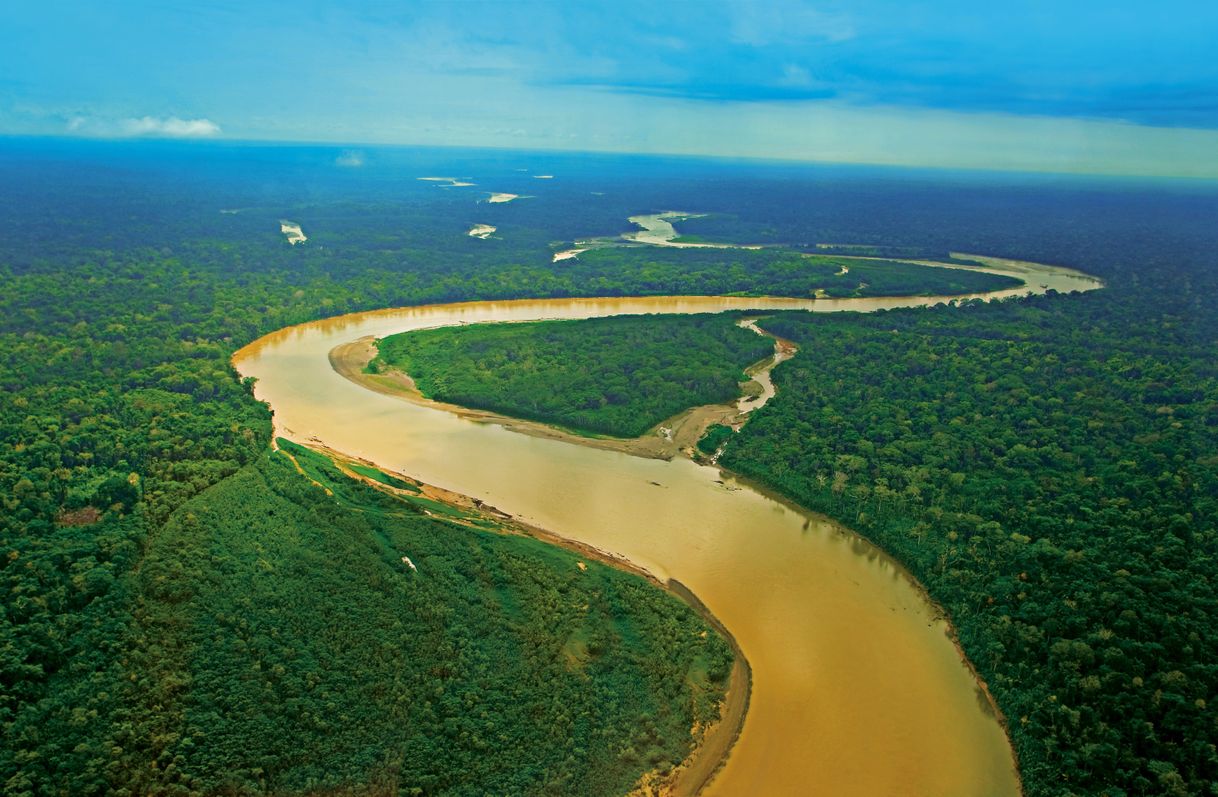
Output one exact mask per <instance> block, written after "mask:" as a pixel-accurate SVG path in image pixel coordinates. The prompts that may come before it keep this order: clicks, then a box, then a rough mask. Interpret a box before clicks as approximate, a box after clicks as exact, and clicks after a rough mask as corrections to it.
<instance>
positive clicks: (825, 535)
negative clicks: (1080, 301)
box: [234, 261, 1099, 797]
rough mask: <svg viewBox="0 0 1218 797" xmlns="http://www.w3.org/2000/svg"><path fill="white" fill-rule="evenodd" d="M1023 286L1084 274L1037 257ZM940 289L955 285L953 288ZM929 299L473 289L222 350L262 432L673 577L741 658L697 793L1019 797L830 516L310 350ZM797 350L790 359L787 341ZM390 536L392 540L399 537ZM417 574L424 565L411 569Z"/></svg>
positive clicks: (990, 719)
mask: <svg viewBox="0 0 1218 797" xmlns="http://www.w3.org/2000/svg"><path fill="white" fill-rule="evenodd" d="M988 265H989V266H990V267H991V268H993V269H994V270H998V271H1001V272H1003V273H1006V272H1008V271H1010V272H1014V271H1017V270H1018V271H1020V272H1021V273H1020V274H1019V275H1020V276H1022V277H1024V278H1025V279H1027V280H1028V282H1029V287H1028V288H1026V289H1017V290H1014V291H1005V292H1002V293H1001V294H998V295H1013V294H1015V293H1025V292H1028V291H1029V290H1031V291H1033V292H1040V291H1042V290H1043V289H1044V288H1042V287H1041V286H1042V285H1043V286H1047V287H1052V288H1054V289H1056V290H1059V291H1068V290H1078V289H1088V288H1093V287H1098V285H1099V283H1098V282H1096V281H1094V280H1090V279H1089V278H1087V277H1085V275H1080V274H1078V273H1077V272H1069V271H1066V270H1063V269H1053V268H1051V267H1046V266H1035V267H1030V266H1028V265H1026V264H1019V265H1018V266H1017V267H1016V266H1010V265H1005V264H1004V263H1003V262H1000V261H992V262H991V263H990V264H988ZM957 298H959V297H957ZM938 301H942V299H939V298H930V299H927V298H881V299H851V300H799V299H756V298H752V299H751V298H721V297H657V298H641V299H637V298H636V299H558V300H525V301H515V302H472V303H463V304H454V305H436V306H428V307H416V308H402V309H395V310H382V311H374V312H369V313H362V314H356V315H350V316H343V317H341V318H335V319H330V320H326V321H319V322H315V323H310V324H304V325H301V326H297V327H291V328H288V329H284V330H280V331H279V332H276V333H273V334H271V335H268V336H266V337H264V338H262V339H260V340H258V341H255V342H254V343H252V344H251V345H249V346H247V347H246V348H244V349H242V350H241V351H239V352H238V353H237V354H236V356H235V357H234V363H235V365H236V367H237V369H238V370H239V371H240V372H241V373H242V374H243V375H244V376H253V377H256V378H257V380H258V382H257V385H256V390H255V392H256V395H257V396H258V397H259V398H261V399H263V400H266V401H268V402H270V404H271V406H272V408H273V409H274V411H275V421H276V426H277V429H278V432H279V434H282V435H284V436H286V437H289V438H292V439H294V440H298V441H301V442H307V441H309V440H314V439H316V440H321V441H323V442H325V443H326V444H327V445H328V446H330V447H332V448H334V449H337V450H339V451H343V452H345V453H348V454H352V455H355V456H359V457H363V458H366V459H368V460H371V461H373V462H376V463H379V464H381V465H382V466H384V467H386V468H388V469H391V470H394V471H398V472H402V473H406V474H409V475H410V476H413V477H415V478H418V479H420V480H422V481H425V482H428V483H431V484H435V485H437V486H440V487H445V488H448V489H451V490H455V491H458V492H461V493H464V494H466V495H470V496H473V497H475V498H479V499H481V500H483V501H485V502H487V503H489V504H491V505H493V506H495V507H498V508H499V509H502V510H504V511H506V512H509V513H511V514H513V515H516V516H518V517H520V518H521V519H522V520H524V521H526V522H529V523H532V524H534V525H537V526H541V527H543V528H545V529H548V530H551V531H553V532H556V533H558V534H560V535H561V536H564V537H567V538H570V539H574V540H579V541H581V542H585V543H588V544H591V545H594V546H596V547H598V548H601V549H604V550H607V551H610V552H612V553H616V554H619V555H621V556H624V557H626V558H627V559H629V560H630V561H632V562H634V563H636V564H637V565H639V566H641V567H643V568H646V569H647V570H649V571H650V572H652V573H653V574H654V575H656V576H657V577H659V578H661V579H667V578H673V579H677V580H679V581H680V582H681V583H683V584H684V585H685V586H687V587H688V588H689V589H690V590H692V591H693V592H694V593H695V594H696V595H697V596H698V597H699V598H700V599H701V600H702V601H703V602H704V603H705V604H706V606H707V607H708V608H709V609H710V611H711V612H713V613H714V614H715V615H716V616H717V617H718V618H719V619H720V620H721V621H722V622H723V624H724V625H725V626H726V628H728V629H729V630H730V631H731V633H732V634H733V635H734V636H735V638H736V640H737V642H738V643H739V645H740V647H741V649H742V650H743V652H744V653H745V656H746V657H747V659H748V661H749V663H750V664H751V666H752V671H753V691H752V699H751V703H750V706H749V711H748V714H747V716H746V719H745V724H744V728H743V731H742V733H741V735H740V738H739V740H738V742H737V744H736V746H735V748H733V751H732V753H731V756H730V757H729V759H728V761H727V763H726V765H725V766H724V768H723V770H722V771H721V772H720V774H719V776H718V777H717V778H716V779H715V780H714V781H713V782H712V783H711V785H710V786H709V787H708V789H707V791H706V793H707V794H716V795H787V794H790V795H804V794H825V795H834V796H835V797H837V796H840V795H866V796H867V797H874V796H875V795H924V796H925V797H955V796H957V795H958V796H959V797H989V796H991V795H992V796H993V797H998V796H999V795H1003V796H1005V795H1016V794H1018V782H1017V778H1016V775H1015V771H1014V761H1013V757H1012V753H1011V750H1010V746H1009V744H1008V742H1007V739H1006V737H1005V735H1004V733H1003V731H1002V729H1001V727H1000V725H999V723H998V722H997V720H996V718H995V717H994V716H992V714H991V713H990V712H989V710H988V705H987V703H986V701H985V700H984V697H983V695H982V694H981V692H980V690H979V687H978V684H977V682H976V680H975V678H974V677H973V675H972V674H971V672H970V671H969V669H968V667H967V666H966V664H965V663H964V662H963V661H962V660H961V659H960V656H959V654H958V653H957V651H956V649H955V647H954V646H953V644H952V642H951V640H950V638H949V637H948V635H947V633H946V627H945V624H944V622H943V621H941V620H938V619H936V617H935V612H934V609H933V607H932V606H931V605H930V604H929V603H928V602H927V601H926V600H925V598H924V597H923V595H922V594H921V593H920V592H919V590H918V588H917V586H916V585H915V584H913V583H912V582H911V581H910V579H909V578H908V577H907V576H906V575H905V574H904V572H903V571H902V570H901V569H900V568H899V567H897V566H896V565H894V564H893V563H892V562H891V561H890V560H889V559H888V558H887V557H886V556H885V555H884V554H883V553H882V552H880V551H879V550H878V549H876V548H875V547H874V546H872V545H870V544H869V543H867V542H866V541H864V540H862V539H861V538H860V537H858V536H857V535H855V534H853V533H852V532H850V531H848V530H846V529H844V528H842V527H840V526H838V525H837V524H834V523H833V522H831V521H829V520H827V519H825V518H823V517H820V516H817V515H813V514H811V513H808V512H804V511H802V510H798V509H795V508H793V507H791V506H789V505H787V504H784V503H782V502H779V501H776V500H773V499H771V498H769V497H767V496H765V495H762V494H761V493H760V492H757V491H755V490H753V489H751V488H750V487H748V486H747V485H744V484H740V483H738V482H737V481H736V480H734V479H732V478H730V477H726V476H725V475H724V474H722V473H721V472H720V471H719V470H718V469H717V468H714V467H708V466H701V465H697V464H695V463H693V462H691V461H689V460H686V459H675V460H672V461H662V460H653V459H643V458H639V457H632V456H629V455H626V454H620V453H615V452H611V451H604V450H598V449H593V448H588V447H584V446H579V445H573V444H569V443H565V442H562V441H557V440H549V439H542V438H537V437H530V436H526V435H521V434H516V433H513V432H510V431H508V430H506V429H504V428H502V427H500V426H497V425H493V424H479V423H476V422H473V421H469V420H464V419H461V418H458V417H456V416H454V415H452V414H449V413H447V412H444V411H442V410H437V409H434V408H431V407H426V406H420V405H418V404H412V403H408V402H405V401H401V400H398V399H395V398H394V397H392V396H387V395H382V394H379V393H374V392H371V391H368V390H365V389H363V388H361V387H359V386H358V385H356V384H354V383H353V382H350V381H348V380H346V379H344V378H343V377H341V376H339V375H338V374H337V373H335V372H334V371H333V369H332V368H331V366H330V363H329V360H328V357H327V355H328V353H329V352H330V350H331V349H332V348H334V347H335V346H337V345H339V344H342V343H346V342H349V341H351V340H354V339H356V338H360V337H364V336H367V335H373V336H376V337H383V336H385V335H387V334H391V333H395V332H402V331H406V330H410V329H420V328H425V327H436V326H444V325H451V324H459V323H470V322H481V321H525V320H535V319H547V318H587V317H592V316H606V315H619V314H640V313H658V312H663V313H693V312H715V311H723V310H729V309H793V308H802V309H807V310H811V311H815V312H825V311H839V310H863V311H867V310H875V309H880V308H891V307H900V306H910V305H920V304H928V303H935V302H938ZM797 356H806V354H800V355H797ZM406 553H409V552H408V551H407V552H406ZM420 573H421V575H422V576H423V577H426V568H423V569H422V570H420Z"/></svg>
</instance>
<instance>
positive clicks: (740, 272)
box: [562, 222, 1022, 298]
mask: <svg viewBox="0 0 1218 797" xmlns="http://www.w3.org/2000/svg"><path fill="white" fill-rule="evenodd" d="M682 223H683V224H684V222H682ZM868 251H869V250H868ZM562 265H563V266H564V268H562V273H563V275H564V276H569V277H570V278H571V279H572V280H574V281H575V282H576V283H577V284H578V285H580V286H582V289H583V290H587V291H589V292H590V293H589V295H592V296H622V295H628V294H629V293H637V292H638V291H639V290H640V288H641V289H642V291H643V292H644V293H659V294H699V293H706V294H716V295H720V294H722V295H729V294H740V295H751V296H759V295H768V296H816V295H821V296H828V297H834V298H845V297H858V296H924V295H925V296H934V295H954V294H964V293H979V292H982V291H994V290H1002V289H1004V288H1015V287H1018V286H1019V285H1021V284H1022V283H1021V282H1020V281H1019V280H1017V279H1015V278H1013V277H1006V276H1001V275H997V274H986V273H984V272H978V271H964V270H960V269H944V268H934V267H931V266H918V265H913V264H910V263H898V262H894V261H890V260H859V259H857V258H850V257H840V256H834V255H820V254H801V253H799V252H793V251H791V250H789V249H761V250H752V249H677V248H672V249H665V248H658V247H610V248H606V249H593V250H591V251H588V252H584V253H582V254H580V255H579V257H577V258H575V259H574V260H565V261H563V262H562ZM623 274H631V275H633V278H632V280H631V281H630V282H631V283H633V284H629V285H628V286H623V285H622V275H623ZM623 288H625V290H626V291H627V293H623Z"/></svg>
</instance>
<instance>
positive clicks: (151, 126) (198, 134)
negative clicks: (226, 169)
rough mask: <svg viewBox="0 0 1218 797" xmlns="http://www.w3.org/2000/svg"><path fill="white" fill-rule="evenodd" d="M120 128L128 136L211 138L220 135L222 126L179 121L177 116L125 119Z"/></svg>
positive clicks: (209, 121) (202, 120)
mask: <svg viewBox="0 0 1218 797" xmlns="http://www.w3.org/2000/svg"><path fill="white" fill-rule="evenodd" d="M120 128H121V129H122V131H123V133H124V134H125V135H128V136H151V137H154V138H210V137H211V136H217V135H219V134H220V125H218V124H216V123H215V122H213V121H212V120H210V119H179V118H178V117H176V116H170V117H167V118H165V119H159V118H157V117H155V116H141V117H140V118H138V119H124V120H123V121H122V124H121V125H120Z"/></svg>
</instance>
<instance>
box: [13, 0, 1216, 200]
mask: <svg viewBox="0 0 1218 797" xmlns="http://www.w3.org/2000/svg"><path fill="white" fill-rule="evenodd" d="M999 6H1000V7H999ZM1216 43H1218V3H1215V2H1212V1H1210V2H1197V1H1193V2H1180V1H1179V0H1158V1H1157V2H1149V1H1148V0H1137V2H1131V1H1130V0H1109V1H1108V2H1092V0H1073V1H1072V2H1066V0H1056V2H1040V1H1039V0H1037V1H1035V2H1018V1H1016V2H1006V3H1002V4H991V3H982V2H976V0H973V1H972V2H956V0H950V1H947V2H922V3H919V2H916V1H914V0H906V1H904V2H890V1H888V0H864V1H862V2H849V3H831V2H825V3H821V2H796V1H795V0H753V1H752V2H736V1H732V2H726V1H725V2H684V1H683V0H658V1H657V2H648V3H643V2H633V1H631V2H614V3H592V2H575V0H568V1H567V2H506V1H505V2H493V3H482V2H449V3H420V2H396V3H387V2H369V3H358V2H334V1H333V0H295V1H294V2H279V1H278V0H272V1H271V2H259V0H242V1H241V2H231V1H230V0H215V1H214V2H200V3H183V2H176V0H157V2H146V1H145V0H109V2H94V1H93V0H30V1H25V0H21V1H19V0H10V2H6V3H3V4H2V5H0V133H8V134H49V135H78V136H94V137H138V136H163V137H200V138H206V137H216V138H233V139H267V140H302V141H336V142H359V143H392V144H431V145H434V144H453V145H471V146H503V147H521V148H546V149H574V150H600V151H632V152H668V153H679V154H703V155H723V156H741V157H762V158H792V159H800V160H823V161H845V162H866V163H896V164H908V165H915V166H947V167H965V168H993V169H1029V170H1042V171H1081V172H1101V173H1120V174H1158V175H1187V176H1203V177H1218V52H1216V51H1215V47H1216Z"/></svg>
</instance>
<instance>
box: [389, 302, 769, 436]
mask: <svg viewBox="0 0 1218 797" xmlns="http://www.w3.org/2000/svg"><path fill="white" fill-rule="evenodd" d="M737 317H738V316H733V315H717V314H704V315H692V316H680V315H649V316H640V317H629V316H614V317H610V318H590V319H584V320H579V321H539V322H534V323H523V324H473V325H470V326H463V327H446V328H443V329H426V330H419V331H417V332H407V333H403V334H400V335H391V336H389V337H387V338H384V339H382V340H381V341H379V342H378V354H377V357H376V358H375V359H374V360H373V361H372V363H370V369H371V370H373V371H377V370H383V369H386V368H396V369H398V370H401V371H404V372H406V373H408V374H410V376H411V377H412V378H413V379H414V380H415V383H416V385H417V386H418V388H419V390H420V391H421V392H422V393H423V394H424V395H425V396H427V397H429V398H433V399H436V400H438V401H445V402H449V403H452V404H460V405H461V406H465V407H476V408H479V409H486V410H491V411H494V412H501V413H504V414H507V415H513V416H516V417H520V418H528V419H530V420H536V421H543V422H545V423H552V424H556V425H558V426H562V427H564V428H568V429H572V430H575V431H578V432H581V433H592V434H606V435H612V436H615V437H638V436H639V435H642V434H644V433H645V432H646V431H647V430H649V429H651V428H652V427H653V426H655V425H656V424H658V423H660V422H661V421H663V420H664V419H665V418H670V417H672V416H673V415H676V414H677V413H678V412H681V411H682V410H685V409H688V408H690V407H694V406H699V405H702V404H715V403H720V402H726V401H731V400H732V399H735V398H736V397H737V396H739V395H740V383H741V382H742V381H744V380H746V379H747V377H746V376H745V374H744V369H745V368H746V367H747V366H749V365H751V364H753V363H755V362H758V361H759V360H762V359H764V358H765V357H767V356H769V355H770V354H773V352H774V345H773V343H772V341H771V340H770V339H769V338H766V337H763V336H760V335H758V334H757V333H755V332H752V331H750V330H747V329H742V328H740V327H739V326H737V325H736V323H735V322H736V319H737Z"/></svg>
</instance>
